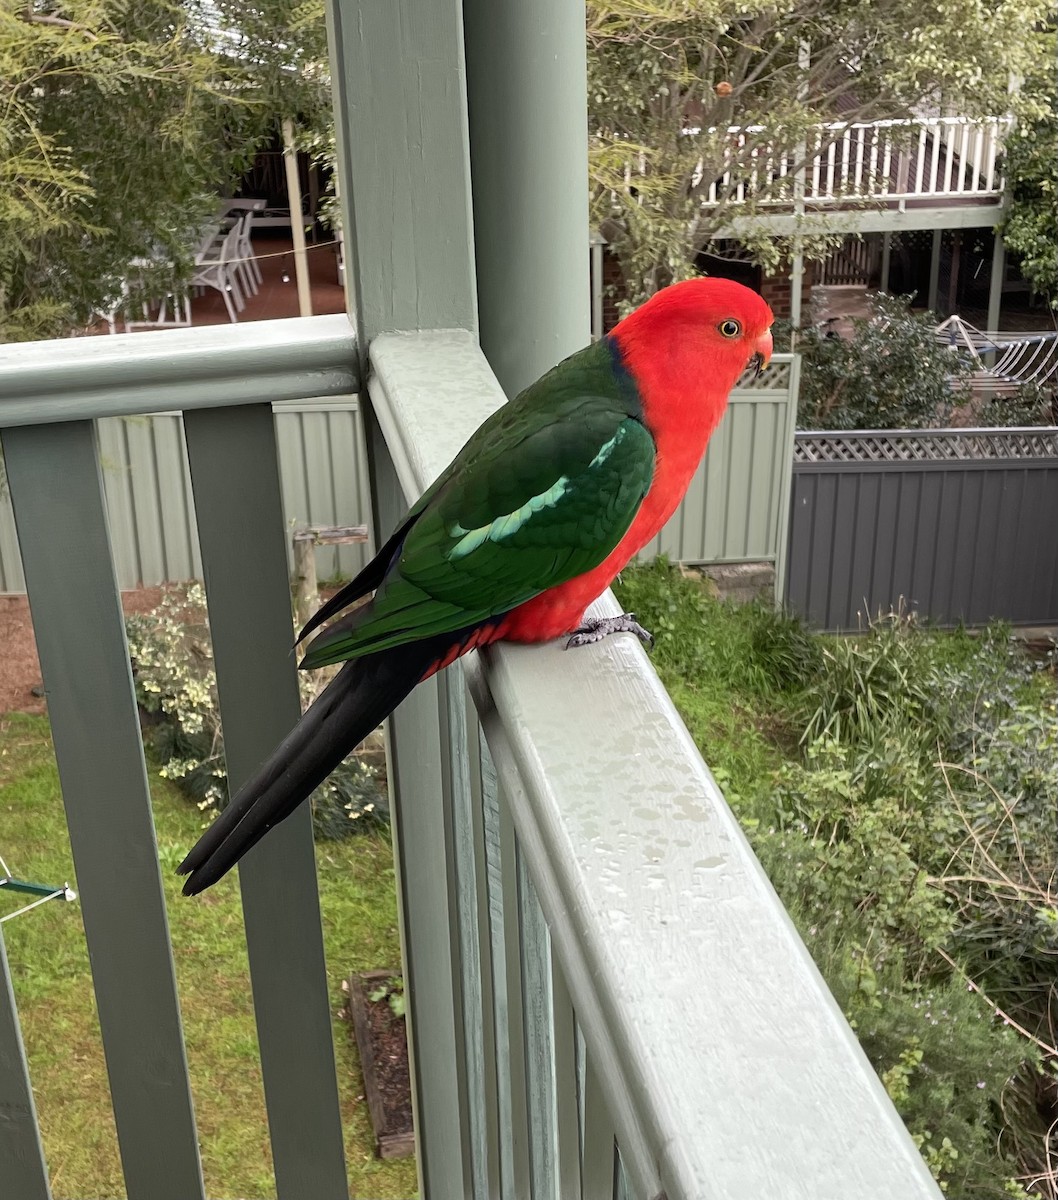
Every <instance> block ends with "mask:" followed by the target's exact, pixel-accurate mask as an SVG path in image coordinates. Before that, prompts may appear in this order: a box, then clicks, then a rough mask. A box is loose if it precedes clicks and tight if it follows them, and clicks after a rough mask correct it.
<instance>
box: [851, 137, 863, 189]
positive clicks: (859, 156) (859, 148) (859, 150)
mask: <svg viewBox="0 0 1058 1200" xmlns="http://www.w3.org/2000/svg"><path fill="white" fill-rule="evenodd" d="M865 138H866V130H865V129H864V127H863V126H862V125H857V126H856V177H855V178H856V186H855V187H854V188H853V190H852V194H853V195H854V196H862V195H863V147H864V140H865Z"/></svg>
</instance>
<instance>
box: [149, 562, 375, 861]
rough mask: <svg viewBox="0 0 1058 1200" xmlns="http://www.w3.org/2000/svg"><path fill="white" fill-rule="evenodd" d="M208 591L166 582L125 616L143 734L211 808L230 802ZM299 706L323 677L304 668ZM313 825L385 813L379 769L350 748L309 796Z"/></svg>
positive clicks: (166, 766)
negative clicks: (146, 605) (152, 599)
mask: <svg viewBox="0 0 1058 1200" xmlns="http://www.w3.org/2000/svg"><path fill="white" fill-rule="evenodd" d="M205 604H206V597H205V592H204V591H203V589H202V587H201V585H200V584H197V583H194V584H191V585H189V586H188V587H186V588H182V589H177V588H171V589H168V590H167V591H166V592H165V593H164V595H163V597H162V600H161V603H160V604H159V605H158V607H157V608H155V609H154V610H153V611H152V612H150V613H146V614H142V615H140V614H134V615H130V616H128V617H127V618H126V621H125V627H126V632H127V636H128V642H129V655H130V657H131V659H132V671H133V679H134V681H135V685H136V699H137V702H138V704H139V706H140V710H141V714H142V724H143V726H144V734H145V738H146V740H147V742H148V745H149V747H150V749H151V752H152V754H153V755H154V757H155V758H156V760H157V761H158V763H159V764H160V773H161V775H162V776H163V778H166V779H171V780H172V781H173V782H174V783H176V784H177V785H178V786H179V787H180V789H181V790H182V791H184V792H185V793H186V794H187V795H188V796H189V797H190V798H191V799H192V800H194V801H195V803H196V804H197V805H198V807H199V808H200V809H201V810H202V811H203V812H206V813H209V814H210V815H211V816H212V815H215V814H216V813H218V812H220V811H221V810H222V809H223V808H224V807H225V805H226V804H227V802H228V780H227V770H226V767H225V762H224V739H223V731H222V729H221V725H220V712H219V708H218V704H217V679H216V673H215V671H214V668H213V650H212V646H211V643H210V639H209V623H208V618H207V616H206V608H205ZM298 682H299V686H300V689H301V701H302V708H305V707H307V705H308V704H309V703H311V701H312V699H313V698H314V696H315V695H316V693H317V692H318V690H319V688H320V684H319V683H318V682H317V681H316V680H315V679H313V678H312V676H310V675H308V674H307V673H305V672H299V675H298ZM311 803H312V825H313V832H314V834H315V836H316V837H317V838H318V839H329V840H337V839H340V838H344V837H348V836H350V835H351V834H352V833H355V832H356V831H357V829H360V828H364V827H366V826H368V825H371V824H374V823H376V822H383V821H385V820H387V819H388V808H387V803H386V792H385V789H384V787H383V786H382V784H381V782H380V780H379V778H378V776H377V773H376V772H375V771H374V770H373V769H372V768H371V767H370V766H369V765H368V764H367V763H365V762H363V761H362V760H361V759H359V758H357V757H356V756H350V757H349V758H347V759H346V760H345V762H343V763H342V765H341V766H340V767H338V769H337V770H335V771H334V772H332V774H331V775H330V776H329V778H328V779H327V780H326V781H325V782H324V783H322V784H321V785H320V786H319V787H318V788H317V789H316V790H315V791H314V792H313V793H312V797H311Z"/></svg>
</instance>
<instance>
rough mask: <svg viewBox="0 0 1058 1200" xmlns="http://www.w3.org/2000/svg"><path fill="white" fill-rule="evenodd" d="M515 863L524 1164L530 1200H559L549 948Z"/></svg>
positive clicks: (532, 895) (521, 864)
mask: <svg viewBox="0 0 1058 1200" xmlns="http://www.w3.org/2000/svg"><path fill="white" fill-rule="evenodd" d="M517 863H518V915H519V925H520V929H521V946H522V963H521V966H522V985H521V986H522V1016H523V1021H524V1027H525V1076H526V1094H527V1101H528V1104H527V1112H528V1125H529V1163H530V1169H531V1171H532V1181H533V1198H534V1200H563V1193H562V1192H561V1191H560V1189H559V1187H558V1129H557V1116H556V1112H555V1070H554V1064H555V1047H554V1017H553V1010H552V995H551V946H550V942H549V938H548V932H547V924H546V923H545V921H544V914H543V913H542V912H541V910H540V901H539V900H538V899H537V896H536V889H535V888H534V887H533V881H532V880H531V879H530V878H529V874H528V872H527V871H526V868H525V860H524V858H523V857H522V855H521V853H520V852H519V853H518V854H517Z"/></svg>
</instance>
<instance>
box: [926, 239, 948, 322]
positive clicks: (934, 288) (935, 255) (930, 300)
mask: <svg viewBox="0 0 1058 1200" xmlns="http://www.w3.org/2000/svg"><path fill="white" fill-rule="evenodd" d="M943 237H944V230H943V229H934V230H933V244H932V246H931V248H930V255H929V290H928V291H927V293H926V308H928V309H929V311H930V312H936V311H937V296H938V294H939V292H940V251H941V244H942V240H943Z"/></svg>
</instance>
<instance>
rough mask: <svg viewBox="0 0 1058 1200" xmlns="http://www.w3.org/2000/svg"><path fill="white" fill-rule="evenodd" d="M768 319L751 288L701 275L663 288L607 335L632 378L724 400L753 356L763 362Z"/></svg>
mask: <svg viewBox="0 0 1058 1200" xmlns="http://www.w3.org/2000/svg"><path fill="white" fill-rule="evenodd" d="M773 319H774V318H773V317H772V312H771V309H770V308H769V307H768V305H767V304H765V302H764V300H763V299H762V298H761V297H760V296H758V295H757V293H756V292H754V291H751V290H750V289H749V288H747V287H743V286H742V284H740V283H734V282H733V281H732V280H730V279H712V278H709V277H705V278H698V279H688V280H686V281H685V282H684V283H674V284H673V285H672V286H671V287H667V288H663V289H662V290H661V291H660V292H657V293H656V294H655V295H653V296H651V298H650V299H649V300H648V301H647V302H646V303H645V304H644V305H642V307H640V308H637V309H636V311H635V312H634V313H631V314H630V315H629V316H627V317H625V319H624V320H623V321H622V322H621V323H620V324H619V325H618V326H617V327H616V328H615V329H614V331H613V334H612V336H613V337H614V339H615V340H616V342H617V344H618V345H619V346H620V348H621V352H622V355H623V356H624V359H625V362H626V364H627V365H628V367H629V369H630V370H631V371H632V373H633V375H634V376H636V378H637V381H639V380H640V379H642V381H643V382H646V380H647V379H648V378H649V379H651V381H652V382H653V383H654V384H660V383H662V382H663V380H664V381H665V382H671V384H672V385H674V386H676V387H678V389H679V390H680V391H681V392H682V391H685V390H687V389H688V388H691V389H692V390H698V388H702V387H704V388H705V389H706V390H707V391H708V392H709V393H710V394H716V393H720V394H722V395H723V397H724V398H725V399H726V397H727V393H728V392H729V391H730V390H731V388H732V387H734V385H735V382H736V380H737V379H738V377H739V376H740V375H741V374H742V372H743V371H744V370H745V369H746V367H747V366H749V365H750V363H751V362H752V360H753V359H754V358H755V357H756V356H759V357H760V362H761V365H764V366H766V365H767V363H768V361H769V359H770V358H771V353H772V340H771V324H772V321H773ZM666 377H668V378H667V379H666ZM696 385H697V386H696Z"/></svg>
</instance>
